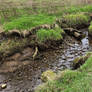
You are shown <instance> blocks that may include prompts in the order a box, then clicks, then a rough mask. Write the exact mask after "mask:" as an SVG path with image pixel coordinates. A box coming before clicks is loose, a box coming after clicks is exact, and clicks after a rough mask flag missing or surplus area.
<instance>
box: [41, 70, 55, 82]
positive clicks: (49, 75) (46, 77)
mask: <svg viewBox="0 0 92 92" xmlns="http://www.w3.org/2000/svg"><path fill="white" fill-rule="evenodd" d="M55 77H56V73H54V72H53V71H52V70H47V71H46V72H43V73H42V75H41V79H42V81H43V82H47V81H52V80H54V79H55Z"/></svg>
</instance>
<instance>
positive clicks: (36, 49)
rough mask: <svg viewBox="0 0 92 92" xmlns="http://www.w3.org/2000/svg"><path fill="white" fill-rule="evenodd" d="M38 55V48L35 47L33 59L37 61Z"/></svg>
mask: <svg viewBox="0 0 92 92" xmlns="http://www.w3.org/2000/svg"><path fill="white" fill-rule="evenodd" d="M37 53H38V47H35V52H34V54H33V59H35V57H36V56H37Z"/></svg>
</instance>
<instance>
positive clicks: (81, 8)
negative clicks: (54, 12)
mask: <svg viewBox="0 0 92 92" xmlns="http://www.w3.org/2000/svg"><path fill="white" fill-rule="evenodd" d="M78 12H80V13H82V12H87V13H88V12H89V13H90V12H92V5H86V6H78V7H76V6H73V7H67V8H66V10H65V11H64V13H68V14H71V13H78Z"/></svg>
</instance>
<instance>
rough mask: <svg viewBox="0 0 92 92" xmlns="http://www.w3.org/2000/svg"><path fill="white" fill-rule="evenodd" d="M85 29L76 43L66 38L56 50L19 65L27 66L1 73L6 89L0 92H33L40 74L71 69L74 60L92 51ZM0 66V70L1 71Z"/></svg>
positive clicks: (0, 80)
mask: <svg viewBox="0 0 92 92" xmlns="http://www.w3.org/2000/svg"><path fill="white" fill-rule="evenodd" d="M86 30H87V29H83V30H82V31H83V32H84V33H85V34H86V37H85V38H84V39H82V40H81V42H79V41H77V40H76V39H74V38H73V37H70V36H67V37H66V38H65V40H64V42H63V44H62V45H61V46H59V48H57V50H54V51H52V50H48V51H46V52H42V53H41V54H40V56H39V57H40V58H39V57H38V59H37V60H35V61H32V60H31V59H30V58H28V59H27V60H24V61H17V62H21V63H26V62H28V64H27V65H25V66H22V67H20V68H18V69H17V70H16V71H14V72H12V73H9V72H7V73H3V72H2V73H1V74H0V84H2V83H6V84H7V88H6V89H3V90H0V91H1V92H33V90H34V89H35V88H36V86H37V85H39V84H40V83H42V82H41V79H40V75H41V73H42V72H44V71H46V70H48V69H52V70H53V71H55V72H57V71H59V70H64V69H67V68H68V69H72V61H73V60H74V58H76V57H79V56H81V55H85V53H86V52H87V51H91V50H92V48H91V47H92V46H91V44H90V43H89V40H88V33H87V31H86ZM5 65H6V64H4V65H2V66H3V67H4V68H3V69H4V70H9V68H8V67H6V66H5ZM2 66H1V68H0V70H2Z"/></svg>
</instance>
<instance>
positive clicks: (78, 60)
mask: <svg viewBox="0 0 92 92" xmlns="http://www.w3.org/2000/svg"><path fill="white" fill-rule="evenodd" d="M91 55H92V52H88V53H87V54H86V55H85V56H81V57H77V58H75V60H74V61H73V67H74V69H77V68H79V67H80V66H81V65H83V64H84V63H85V61H86V60H87V59H88V58H89V57H90V56H91Z"/></svg>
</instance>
